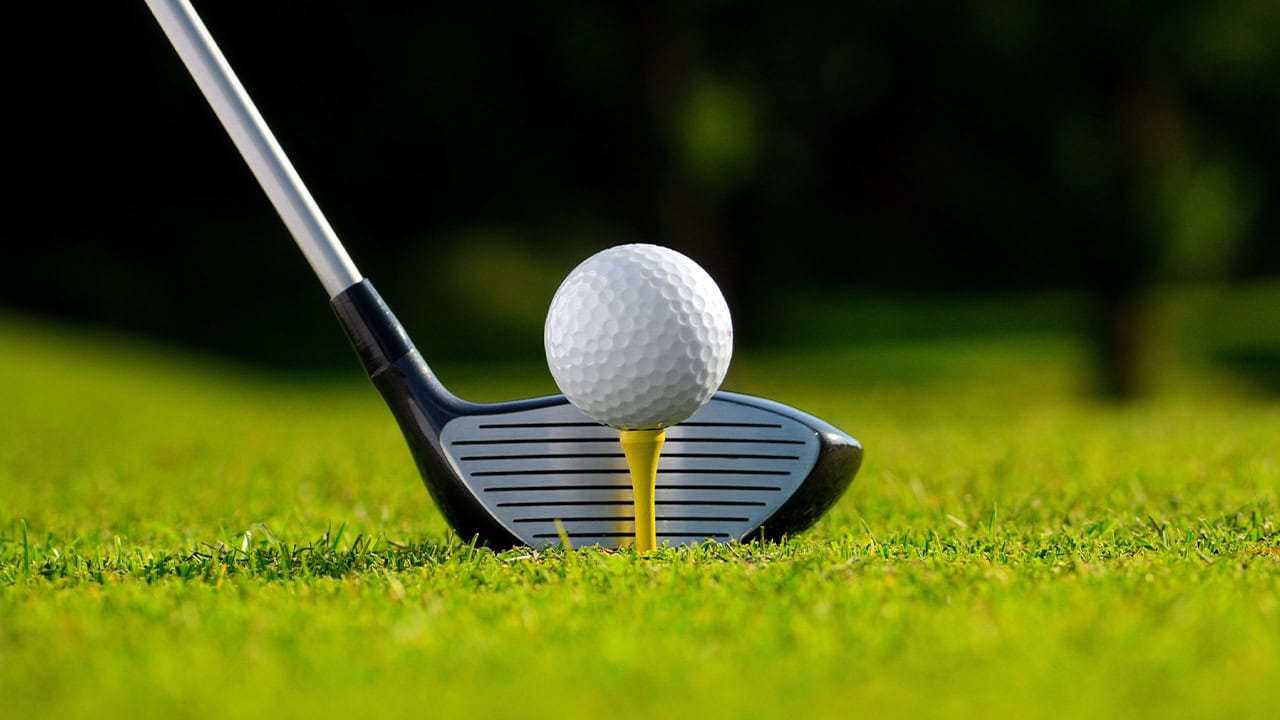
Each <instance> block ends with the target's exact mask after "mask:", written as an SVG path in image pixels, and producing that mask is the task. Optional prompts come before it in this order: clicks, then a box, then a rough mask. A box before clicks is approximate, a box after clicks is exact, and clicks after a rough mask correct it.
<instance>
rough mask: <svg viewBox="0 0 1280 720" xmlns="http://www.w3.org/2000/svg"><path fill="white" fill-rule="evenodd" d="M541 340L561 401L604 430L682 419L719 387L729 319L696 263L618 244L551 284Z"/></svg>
mask: <svg viewBox="0 0 1280 720" xmlns="http://www.w3.org/2000/svg"><path fill="white" fill-rule="evenodd" d="M544 341H545V345H546V350H547V365H548V366H550V368H551V375H552V376H553V377H554V378H555V381H556V385H558V386H559V387H560V391H561V392H563V393H564V395H565V397H566V398H568V400H569V402H571V403H573V404H574V405H575V406H577V407H578V408H579V409H580V410H582V411H583V412H585V413H586V414H587V415H589V416H590V417H591V418H592V419H594V420H595V421H596V422H599V423H602V424H605V425H609V426H611V427H615V428H621V429H627V430H642V429H655V428H663V427H668V426H671V425H675V424H676V423H679V422H681V421H682V420H684V419H685V418H687V417H689V416H690V415H692V414H693V413H694V412H696V411H697V410H698V408H700V407H702V406H703V405H705V404H706V402H707V401H708V400H710V399H711V396H712V394H714V393H715V391H716V389H717V388H719V387H720V383H721V382H722V381H723V380H724V375H725V373H726V372H728V370H729V359H730V357H731V356H732V355H733V322H732V320H731V319H730V317H729V306H728V304H727V303H725V300H724V295H723V294H722V293H721V292H720V288H719V287H717V286H716V283H715V281H714V280H712V279H711V276H710V275H708V274H707V271H706V270H703V269H702V268H701V267H700V266H699V265H698V264H697V263H695V262H694V261H692V260H690V259H689V258H687V257H685V256H684V255H681V254H680V253H678V252H676V251H675V250H671V249H669V248H664V247H659V246H657V245H645V244H634V245H619V246H617V247H612V248H609V249H608V250H604V251H601V252H599V253H596V254H595V255H592V256H591V257H589V258H587V259H586V260H584V261H583V262H582V264H581V265H579V266H578V267H576V268H574V270H573V272H571V273H569V277H567V278H565V281H564V282H563V283H561V285H560V289H559V290H557V291H556V294H555V297H554V298H553V299H552V300H551V309H550V311H549V312H548V313H547V327H546V332H545V335H544Z"/></svg>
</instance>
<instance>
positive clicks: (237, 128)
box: [147, 0, 361, 298]
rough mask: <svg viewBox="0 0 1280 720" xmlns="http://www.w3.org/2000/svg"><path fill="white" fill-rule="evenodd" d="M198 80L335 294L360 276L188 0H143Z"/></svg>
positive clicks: (233, 138) (288, 224)
mask: <svg viewBox="0 0 1280 720" xmlns="http://www.w3.org/2000/svg"><path fill="white" fill-rule="evenodd" d="M147 6H148V7H149V8H151V13H152V14H153V15H155V17H156V21H157V22H159V23H160V27H161V28H162V29H163V30H164V33H165V35H167V36H168V37H169V42H170V43H172V44H173V48H174V50H177V52H178V56H179V57H181V58H182V62H183V64H185V65H186V66H187V70H189V71H190V72H191V76H192V77H193V78H195V81H196V85H198V86H199V87H200V91H201V92H203V93H204V96H205V99H206V100H208V101H209V105H210V106H212V107H213V111H214V113H215V114H217V116H218V120H220V121H221V122H222V126H223V127H224V128H226V130H227V134H228V135H230V136H231V139H232V141H233V142H235V145H236V148H238V149H239V150H240V155H241V156H243V157H244V159H245V162H246V163H248V164H249V169H250V170H252V171H253V175H254V177H256V178H257V179H258V183H259V184H260V185H262V189H263V190H264V191H266V193H267V197H268V198H270V199H271V204H272V205H274V206H275V208H276V212H278V213H279V214H280V218H281V219H282V220H284V224H285V226H287V227H288V228H289V232H290V234H292V235H293V239H294V241H295V242H297V243H298V248H299V249H301V250H302V254H303V256H305V257H306V259H307V262H308V263H309V264H310V265H311V269H312V270H314V271H315V273H316V276H317V277H319V278H320V282H321V284H323V285H324V288H325V290H326V291H327V292H328V293H329V297H330V298H333V297H335V296H337V295H338V294H339V293H341V292H342V291H343V290H345V289H346V288H348V287H350V286H352V285H354V284H356V283H358V282H360V280H361V276H360V271H359V270H357V269H356V266H355V263H353V262H352V261H351V258H350V256H348V255H347V251H346V249H345V248H344V247H342V243H341V242H340V241H339V240H338V236H337V235H336V234H335V233H334V232H333V228H332V227H330V226H329V221H328V220H326V219H325V217H324V214H323V213H321V212H320V207H319V206H318V205H316V201H315V199H314V198H312V197H311V193H310V192H308V191H307V187H306V185H304V184H303V183H302V179H301V178H300V177H298V172H297V171H296V170H294V168H293V164H292V163H290V162H289V158H288V157H286V156H285V154H284V150H282V149H281V148H280V143H279V142H277V141H276V138H275V136H274V135H272V134H271V129H270V128H268V127H267V123H266V121H264V120H263V119H262V114H261V113H259V112H258V108H257V107H255V106H254V104H253V101H252V100H251V99H249V94H248V93H246V92H245V90H244V86H242V85H241V84H240V80H239V79H238V78H237V77H236V74H235V72H233V71H232V69H231V66H230V65H229V64H228V63H227V59H226V58H225V57H223V55H222V51H221V50H219V49H218V45H217V44H216V43H215V42H214V41H213V36H211V35H210V34H209V30H208V29H207V28H205V26H204V23H203V22H202V21H201V20H200V16H199V15H197V14H196V11H195V8H193V7H192V6H191V3H190V2H188V0H147Z"/></svg>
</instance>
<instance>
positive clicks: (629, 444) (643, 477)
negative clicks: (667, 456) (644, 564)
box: [619, 429, 667, 552]
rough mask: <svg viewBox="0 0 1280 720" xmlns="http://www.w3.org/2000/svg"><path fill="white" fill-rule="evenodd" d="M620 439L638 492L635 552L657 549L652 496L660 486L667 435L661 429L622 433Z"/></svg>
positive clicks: (634, 487) (633, 483) (636, 500)
mask: <svg viewBox="0 0 1280 720" xmlns="http://www.w3.org/2000/svg"><path fill="white" fill-rule="evenodd" d="M619 439H620V440H621V441H622V453H623V455H626V457H627V467H628V469H630V471H631V487H632V489H633V491H634V492H635V506H636V550H637V551H639V552H647V551H649V550H653V549H655V548H657V547H658V526H657V520H656V518H655V515H656V512H655V510H654V499H653V493H654V486H655V485H657V483H658V456H659V455H661V454H662V443H663V441H664V440H666V439H667V433H666V431H665V430H661V429H659V430H622V431H620V437H619Z"/></svg>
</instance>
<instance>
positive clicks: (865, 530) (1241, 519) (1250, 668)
mask: <svg viewBox="0 0 1280 720" xmlns="http://www.w3.org/2000/svg"><path fill="white" fill-rule="evenodd" d="M1215 302H1217V300H1215ZM1058 304H1059V303H1058V301H1056V300H1055V301H1053V305H1054V306H1055V307H1057V306H1058ZM895 307H897V309H896V310H895V312H898V313H900V314H904V315H906V314H910V307H911V304H910V303H903V304H900V305H899V306H895ZM1170 307H1171V308H1173V310H1176V312H1173V313H1172V314H1173V315H1178V314H1179V313H1181V315H1178V316H1179V317H1181V316H1185V315H1187V311H1186V308H1185V307H1184V306H1183V305H1182V304H1179V303H1173V304H1171V305H1170ZM1198 307H1199V306H1198ZM919 312H920V313H927V312H928V307H927V305H922V306H920V307H919ZM952 312H954V309H952ZM991 312H998V306H991V307H990V308H988V307H987V306H986V305H983V310H982V312H981V313H977V315H978V316H981V317H982V318H984V322H987V320H986V319H989V318H988V316H989V313H991ZM1017 312H1018V313H1019V317H1020V318H1026V317H1028V313H1027V312H1026V308H1025V307H1022V308H1020V309H1019V310H1018V311H1017ZM1206 312H1207V311H1206ZM1171 316H1172V315H1171ZM1233 317H1237V316H1233ZM922 322H923V321H922ZM1026 325H1027V323H1020V324H1018V325H1017V331H1016V332H1008V333H1005V334H1001V333H999V332H994V331H991V330H990V329H987V330H984V331H983V332H979V333H973V334H968V335H965V334H955V333H953V334H945V335H940V336H922V337H917V338H908V337H893V336H891V335H886V336H883V337H879V338H878V339H876V340H875V341H874V342H863V343H857V342H853V341H850V342H846V343H836V344H831V343H828V344H826V345H824V346H821V347H818V346H812V347H808V348H805V349H797V350H791V351H784V350H777V351H773V352H771V353H770V354H768V355H754V356H747V355H744V356H740V357H739V358H738V359H737V360H736V361H735V363H736V365H735V369H734V371H733V374H732V376H731V386H732V387H733V388H734V389H739V390H743V391H747V392H755V393H758V394H763V395H768V396H770V397H773V398H777V399H780V400H783V401H785V402H788V403H790V404H794V405H797V406H800V407H804V408H806V409H809V410H811V411H812V412H814V413H815V414H817V415H819V416H822V417H824V418H827V419H829V420H831V421H832V422H834V423H835V424H837V425H839V426H841V427H844V428H846V429H848V430H850V431H851V432H852V433H853V434H854V435H855V436H857V437H859V439H861V440H862V441H863V442H864V443H865V444H866V446H867V448H868V455H867V462H866V465H865V467H864V468H863V470H862V472H861V474H860V475H859V477H858V479H857V481H856V482H855V484H854V485H853V487H852V488H851V490H850V492H849V493H848V495H847V496H846V497H845V499H844V500H843V501H842V502H841V503H840V504H839V505H838V506H837V507H836V508H835V509H834V511H833V512H832V513H830V514H829V515H828V516H827V517H825V518H824V519H823V520H822V521H820V522H819V524H818V525H817V526H816V527H815V528H814V529H813V530H812V531H810V532H808V533H806V534H804V535H801V536H799V537H796V538H792V539H790V540H788V541H787V542H784V543H780V544H772V545H758V544H749V545H729V546H725V545H706V546H701V547H696V548H690V549H668V550H662V551H659V552H657V553H654V554H652V555H649V556H645V557H637V556H636V555H635V554H634V553H631V552H629V551H622V552H617V553H613V552H603V551H598V550H591V549H579V550H570V551H566V550H564V549H560V548H551V549H546V550H541V551H537V552H535V551H530V550H527V549H518V550H512V551H506V552H501V553H494V552H492V551H490V550H488V549H487V548H477V547H474V546H472V545H471V544H469V543H468V542H467V541H465V540H464V539H461V538H457V537H455V536H453V535H452V534H451V533H450V532H449V530H448V528H447V527H446V526H445V524H444V523H443V521H442V520H441V519H440V517H439V515H438V514H437V513H436V511H435V510H434V508H433V507H432V506H431V504H430V500H429V498H428V497H427V495H426V493H425V492H424V491H423V490H422V487H421V484H420V481H419V480H418V478H417V476H416V474H415V471H414V469H413V467H412V465H411V462H410V460H409V458H408V454H407V452H406V451H405V449H404V447H403V445H402V443H401V441H400V439H399V438H398V436H397V435H396V430H395V428H394V425H393V424H392V422H391V420H390V418H389V417H388V415H387V413H386V412H385V410H384V409H383V408H382V407H381V406H380V405H379V401H378V399H377V397H376V394H375V393H374V392H373V391H372V389H370V388H369V387H368V386H367V383H366V382H365V381H363V380H362V379H361V378H360V377H359V375H358V371H357V370H356V366H355V363H354V361H353V362H352V368H351V373H350V375H351V377H349V378H345V377H344V378H342V379H338V380H334V381H320V380H315V379H308V380H305V381H299V380H291V379H288V378H282V377H279V376H271V375H266V374H261V373H255V372H252V371H248V370H246V369H244V368H237V367H233V366H227V365H221V364H217V363H214V362H211V361H208V360H205V359H202V358H199V357H191V356H183V355H181V354H179V353H175V352H173V351H171V350H165V349H160V348H155V347H147V346H144V345H140V344H138V343H132V342H126V341H124V340H122V339H119V338H112V337H109V336H93V335H89V334H85V333H71V332H67V331H64V330H60V329H57V328H53V327H50V326H46V325H43V324H40V323H35V322H32V321H30V320H24V319H20V318H16V317H12V316H0V398H3V399H4V402H3V406H4V407H3V410H0V697H2V698H4V707H5V715H6V716H8V717H28V716H30V717H75V716H90V715H92V716H104V715H105V716H128V717H192V718H198V717H213V716H227V717H234V716H257V717H268V716H301V715H304V714H308V715H312V714H313V715H316V716H326V717H330V716H343V715H352V714H358V713H359V714H368V713H376V714H378V715H399V716H410V715H421V714H422V713H424V712H429V713H431V714H433V715H455V716H463V717H501V716H511V715H522V716H531V717H537V716H548V715H552V714H556V715H562V716H566V717H599V716H608V717H621V718H640V717H683V716H695V717H696V716H716V717H776V716H780V715H791V716H795V717H811V716H812V717H849V716H854V715H857V716H867V717H880V716H891V717H911V716H921V715H927V716H948V717H968V716H977V715H983V716H991V717H1000V716H1017V717H1061V716H1095V715H1105V716H1118V715H1146V716H1155V715H1160V716H1200V717H1206V716H1212V717H1269V716H1270V715H1271V714H1272V711H1273V709H1274V688H1275V687H1277V686H1280V529H1278V528H1277V522H1278V521H1277V490H1276V488H1277V487H1280V459H1278V458H1277V452H1276V447H1277V444H1276V438H1277V437H1280V403H1277V402H1276V401H1275V400H1274V399H1271V398H1270V397H1267V396H1264V395H1259V394H1258V393H1257V392H1256V389H1255V388H1254V387H1253V386H1250V385H1248V384H1246V383H1243V382H1240V381H1239V380H1237V379H1234V377H1233V376H1230V375H1227V374H1221V373H1220V372H1219V371H1218V370H1216V369H1215V367H1214V366H1210V365H1206V364H1202V363H1201V364H1187V365H1185V366H1182V367H1176V366H1174V365H1173V364H1167V365H1166V366H1165V367H1164V368H1163V369H1162V371H1161V373H1160V374H1159V379H1160V387H1159V388H1158V390H1157V392H1156V393H1155V394H1154V395H1153V396H1152V397H1150V398H1148V399H1146V400H1144V401H1142V402H1140V403H1135V404H1131V405H1124V406H1116V405H1107V404H1100V403H1096V402H1094V401H1091V400H1090V399H1088V397H1087V396H1086V395H1084V394H1082V393H1081V392H1080V388H1082V387H1084V386H1085V379H1086V378H1085V377H1084V373H1083V372H1082V369H1081V368H1082V366H1083V364H1084V360H1085V357H1084V355H1083V352H1082V350H1081V346H1080V344H1079V342H1078V341H1077V340H1076V339H1075V338H1074V337H1073V336H1072V335H1070V334H1067V333H1061V332H1059V333H1054V332H1052V331H1051V330H1048V331H1046V330H1044V329H1043V328H1035V327H1026ZM1230 330H1231V337H1232V338H1234V339H1235V340H1233V342H1237V341H1238V342H1243V340H1240V339H1241V338H1246V339H1247V338H1248V337H1249V336H1250V335H1249V333H1248V332H1247V331H1245V330H1239V329H1238V328H1230ZM1224 332H1226V331H1224ZM336 337H337V336H336V335H335V341H336ZM930 337H932V339H930ZM1238 342H1237V344H1238ZM1233 347H1234V346H1233ZM1171 352H1172V351H1171ZM1184 354H1185V353H1184ZM1179 356H1181V354H1180V355H1179ZM1189 356H1194V357H1197V358H1208V357H1212V356H1213V352H1211V351H1210V350H1206V351H1205V352H1202V353H1198V354H1189ZM1188 362H1190V361H1188ZM1197 362H1198V361H1197ZM441 374H442V375H443V377H444V379H445V381H446V382H447V383H448V384H450V385H455V386H458V388H459V390H460V391H462V392H464V393H465V394H466V395H468V396H471V397H477V398H482V399H483V398H489V399H498V398H510V397H515V396H518V395H525V394H535V393H539V392H546V391H549V390H550V389H551V388H550V387H549V380H548V379H546V378H545V371H542V370H540V369H539V368H538V367H536V366H531V367H519V366H511V367H506V366H503V367H488V368H465V367H457V368H443V369H442V371H441Z"/></svg>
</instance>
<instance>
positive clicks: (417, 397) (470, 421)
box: [332, 280, 862, 548]
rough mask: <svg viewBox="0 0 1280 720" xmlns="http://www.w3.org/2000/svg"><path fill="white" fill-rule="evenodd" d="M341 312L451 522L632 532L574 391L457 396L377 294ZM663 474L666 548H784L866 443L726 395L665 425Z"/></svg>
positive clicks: (609, 436) (603, 438) (598, 437)
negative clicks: (761, 542) (779, 543)
mask: <svg viewBox="0 0 1280 720" xmlns="http://www.w3.org/2000/svg"><path fill="white" fill-rule="evenodd" d="M332 302H333V307H334V310H335V312H336V313H337V315H338V318H339V320H340V322H341V323H342V326H343V328H344V329H345V330H346V332H347V335H348V337H349V338H350V339H351V342H352V345H353V346H354V347H355V349H356V353H357V354H358V355H359V356H360V359H361V362H362V363H363V364H364V367H365V370H366V371H367V372H368V374H369V377H370V379H372V381H373V384H374V385H375V386H376V387H377V388H378V391H379V392H380V393H381V394H382V396H383V399H384V400H385V401H386V402H387V405H388V406H389V407H390V408H391V412H392V414H393V415H394V416H395V418H396V421H397V422H398V423H399V425H400V429H401V431H402V432H403V434H404V437H405V440H406V442H407V443H408V444H409V449H410V451H411V452H412V454H413V457H414V459H415V461H416V462H417V465H418V469H419V471H420V472H421V473H422V477H423V481H424V483H425V484H426V486H427V490H428V491H429V492H430V493H431V496H432V498H433V499H434V500H435V502H436V505H437V506H438V507H439V508H440V512H441V514H443V515H444V517H445V519H446V520H447V521H448V522H449V524H450V525H451V526H452V527H453V528H454V529H455V530H456V531H457V533H458V534H459V535H460V536H462V537H464V538H468V539H470V538H472V537H478V538H479V539H480V541H481V542H484V543H487V544H489V545H490V546H492V547H495V548H506V547H511V546H515V545H530V546H534V547H538V546H546V545H553V544H555V543H557V542H559V541H560V538H561V535H560V532H561V529H562V528H563V531H564V533H565V535H567V537H568V539H569V541H570V542H571V543H572V544H573V545H575V546H580V545H601V546H605V547H617V546H619V545H623V544H627V543H628V542H629V541H630V540H631V539H632V538H633V537H634V514H633V509H634V505H633V498H632V489H631V482H630V476H629V473H628V469H627V463H626V459H625V458H624V456H623V453H622V448H621V446H620V445H619V442H618V433H617V431H616V430H614V429H612V428H609V427H605V426H603V425H600V424H598V423H597V422H595V421H594V420H592V419H591V418H589V417H587V416H586V415H585V414H583V413H582V411H580V410H578V409H577V408H575V407H574V406H573V405H571V404H570V403H569V402H568V400H566V399H565V398H564V396H563V395H554V396H548V397H541V398H532V399H528V400H516V401H512V402H502V403H472V402H467V401H465V400H461V399H459V398H457V397H455V396H454V395H453V394H452V393H450V392H449V391H448V390H446V389H445V388H444V386H443V385H442V384H441V383H440V381H439V380H438V379H437V378H436V377H435V375H434V374H433V373H432V372H431V369H430V368H429V367H428V366H427V364H426V362H425V361H424V360H423V359H422V356H421V354H419V353H418V351H417V350H416V349H415V348H414V346H413V343H412V342H411V341H410V340H409V337H408V335H407V334H406V333H405V331H404V328H403V327H402V326H401V325H400V323H399V322H398V321H397V320H396V319H395V317H394V315H392V313H391V311H390V310H389V309H388V308H387V305H386V303H385V302H383V300H382V298H381V297H379V295H378V293H377V291H376V290H374V289H373V286H372V285H371V284H370V283H369V282H368V281H367V280H365V281H362V282H360V283H357V284H356V285H353V286H352V287H350V288H348V289H347V290H346V291H344V292H343V293H341V294H340V295H338V296H337V297H335V298H334V299H333V301H332ZM666 443H667V444H666V449H665V451H664V452H663V454H662V456H661V458H660V460H659V465H658V482H657V487H656V494H655V497H656V509H657V530H658V533H657V534H658V542H659V543H660V544H661V543H663V542H666V543H668V544H671V545H688V544H692V543H697V542H701V541H703V540H707V539H711V540H717V541H722V542H723V541H735V540H746V539H750V538H756V537H759V538H764V539H775V540H776V539H778V538H781V537H782V536H784V535H788V534H793V533H796V532H799V531H801V530H804V529H805V528H808V527H809V526H810V525H812V524H813V523H814V521H816V520H817V519H818V518H819V517H820V516H821V515H822V514H823V513H824V512H826V511H827V510H828V509H829V508H830V507H831V506H832V505H833V504H835V502H836V501H837V500H839V499H840V496H841V495H842V494H843V493H844V491H845V489H846V488H847V487H848V486H849V483H850V482H851V481H852V480H853V476H854V475H855V474H856V473H857V471H858V468H859V466H860V465H861V463H862V446H861V445H860V444H859V443H858V441H856V440H854V439H853V438H852V437H850V436H848V435H846V434H845V433H843V432H841V431H840V430H838V429H836V428H835V427H833V426H832V425H830V424H828V423H826V422H824V421H822V420H819V419H818V418H815V417H813V416H811V415H808V414H806V413H803V412H800V411H799V410H796V409H794V408H791V407H787V406H786V405H782V404H780V403H775V402H772V401H769V400H764V399H761V398H756V397H751V396H747V395H739V394H737V393H729V392H718V393H716V394H715V396H713V397H712V399H711V401H710V402H708V403H707V405H706V406H704V407H703V408H702V409H701V410H699V411H698V412H697V413H695V414H694V415H693V416H692V417H690V418H689V419H688V420H687V421H685V422H683V423H681V424H679V425H676V426H673V427H670V428H668V429H667V440H666Z"/></svg>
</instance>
